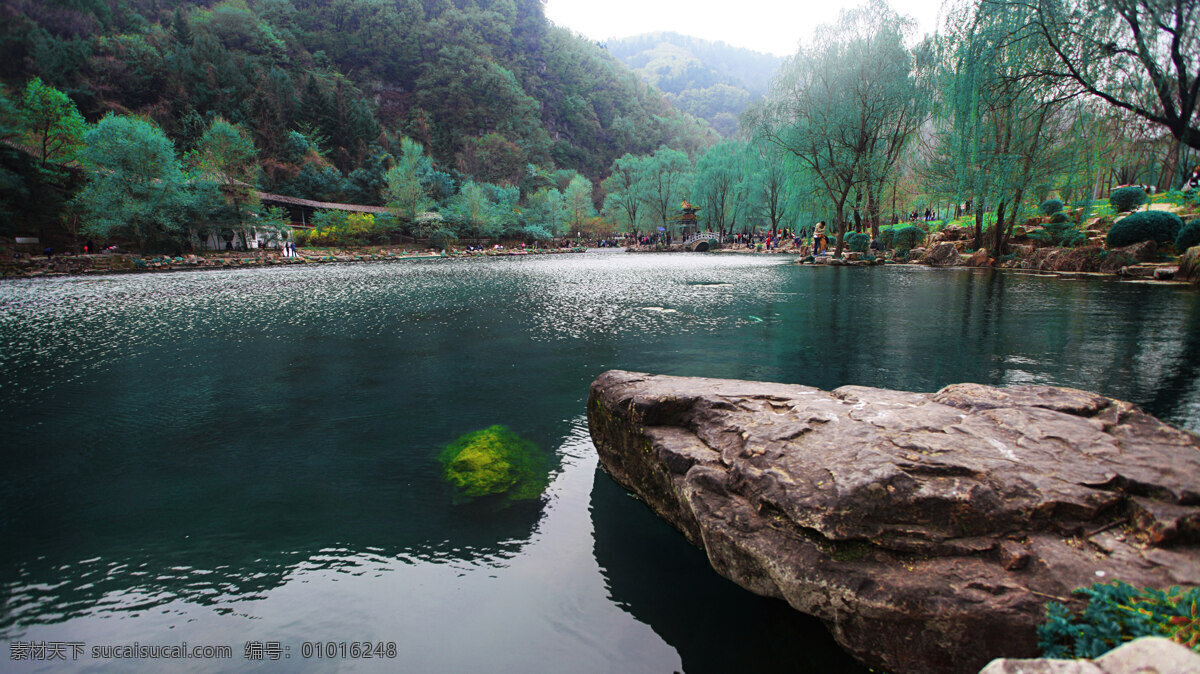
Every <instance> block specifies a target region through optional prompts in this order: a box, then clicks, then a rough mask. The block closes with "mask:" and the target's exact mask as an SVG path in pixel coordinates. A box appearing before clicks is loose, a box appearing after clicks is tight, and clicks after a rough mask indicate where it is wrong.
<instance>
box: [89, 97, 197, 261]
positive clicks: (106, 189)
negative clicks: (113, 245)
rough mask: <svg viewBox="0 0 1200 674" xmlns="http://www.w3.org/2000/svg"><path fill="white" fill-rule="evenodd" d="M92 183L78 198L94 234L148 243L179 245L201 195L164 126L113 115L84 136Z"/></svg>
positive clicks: (144, 245)
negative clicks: (191, 183)
mask: <svg viewBox="0 0 1200 674" xmlns="http://www.w3.org/2000/svg"><path fill="white" fill-rule="evenodd" d="M84 141H85V144H86V145H85V147H84V150H83V159H84V164H85V166H86V167H87V168H88V170H89V176H88V182H87V185H85V186H84V188H83V189H82V190H80V191H79V193H78V194H77V195H76V196H75V199H74V204H75V207H76V208H77V209H78V210H79V211H80V212H81V213H82V214H83V222H84V224H83V231H84V232H85V233H86V234H88V235H89V236H96V237H99V238H110V237H114V236H129V237H132V238H135V239H137V241H138V243H139V244H140V245H141V246H142V247H143V249H144V248H145V247H146V246H147V244H163V243H166V242H171V241H174V242H175V243H176V244H177V243H178V242H179V241H181V240H183V239H184V238H185V235H186V227H185V223H184V222H183V219H184V216H185V214H186V213H187V211H188V210H189V209H191V208H193V207H194V206H195V199H196V193H195V192H194V191H192V190H190V189H189V186H188V182H187V177H186V176H185V175H184V173H183V171H182V170H181V169H180V165H179V160H178V159H177V158H176V157H175V148H174V146H173V145H172V143H171V141H170V140H169V139H167V137H166V135H165V134H163V132H162V130H161V129H159V128H158V127H157V126H155V125H154V124H153V123H151V122H149V121H147V120H144V119H139V118H136V117H123V116H117V115H108V116H106V117H104V119H101V120H100V122H99V123H98V124H96V126H95V127H93V128H92V129H91V130H90V131H88V132H87V135H86V136H85V137H84Z"/></svg>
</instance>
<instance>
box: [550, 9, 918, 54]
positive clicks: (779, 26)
mask: <svg viewBox="0 0 1200 674" xmlns="http://www.w3.org/2000/svg"><path fill="white" fill-rule="evenodd" d="M859 4H864V3H862V2H861V1H859V2H856V1H855V0H722V1H721V2H716V1H715V0H547V2H546V17H547V18H549V19H550V20H551V21H553V22H554V23H555V24H557V25H559V26H562V27H564V28H569V29H571V30H573V31H575V32H576V33H582V34H583V35H585V36H587V37H589V38H591V39H593V40H597V41H601V42H602V41H604V40H607V39H608V38H619V37H629V36H631V35H640V34H642V33H652V32H657V31H674V32H676V33H682V34H684V35H692V36H694V37H699V38H704V39H705V40H712V41H719V42H725V43H726V44H731V45H734V46H735V47H744V48H746V49H753V50H754V51H760V52H767V53H770V54H776V55H778V56H790V55H791V54H794V53H795V52H796V47H797V46H798V45H799V43H800V41H801V40H805V41H807V40H809V39H810V38H811V37H812V32H813V28H815V27H816V26H818V25H820V24H827V23H833V22H834V21H836V20H837V17H838V13H839V12H840V11H841V10H842V9H843V8H848V7H854V6H856V5H859ZM889 4H891V6H892V9H894V10H896V11H898V12H900V13H901V14H905V15H908V16H910V17H912V18H913V19H916V21H917V33H918V35H917V37H920V35H923V34H925V33H932V32H934V31H935V30H936V29H937V24H938V21H937V18H938V9H939V7H940V6H941V2H940V0H890V3H889Z"/></svg>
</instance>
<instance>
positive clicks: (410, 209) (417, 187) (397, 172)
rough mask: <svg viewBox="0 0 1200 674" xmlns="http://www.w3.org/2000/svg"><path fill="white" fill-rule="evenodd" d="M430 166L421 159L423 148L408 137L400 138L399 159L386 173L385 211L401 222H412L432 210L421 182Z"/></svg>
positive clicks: (430, 168)
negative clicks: (418, 215)
mask: <svg viewBox="0 0 1200 674" xmlns="http://www.w3.org/2000/svg"><path fill="white" fill-rule="evenodd" d="M432 170H433V167H432V165H431V164H430V162H429V159H428V158H426V157H425V148H423V147H421V145H420V144H419V143H417V142H416V141H414V140H413V139H411V138H408V137H404V138H402V139H400V156H399V157H397V159H396V164H395V165H394V166H392V168H390V169H388V172H387V174H386V179H387V188H386V189H385V191H384V196H385V198H386V199H387V203H388V208H390V209H392V211H393V212H395V213H396V214H397V215H398V216H399V217H401V218H402V219H404V220H408V221H412V220H414V219H416V217H417V214H418V213H423V212H425V211H427V210H429V209H430V208H432V207H433V199H431V198H430V195H429V190H428V188H427V187H426V185H425V183H424V182H423V179H424V178H425V176H427V175H428V174H429V173H430V172H432Z"/></svg>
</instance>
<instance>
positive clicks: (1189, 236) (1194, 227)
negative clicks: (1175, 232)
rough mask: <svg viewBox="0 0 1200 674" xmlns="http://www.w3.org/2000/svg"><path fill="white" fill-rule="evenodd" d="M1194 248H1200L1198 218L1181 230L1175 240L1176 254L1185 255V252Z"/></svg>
mask: <svg viewBox="0 0 1200 674" xmlns="http://www.w3.org/2000/svg"><path fill="white" fill-rule="evenodd" d="M1192 246H1200V218H1196V219H1195V220H1192V221H1191V222H1189V223H1187V224H1186V225H1184V226H1183V228H1182V229H1180V230H1179V236H1178V237H1176V238H1175V252H1177V253H1179V254H1180V255H1183V251H1185V250H1187V249H1188V248H1191V247H1192Z"/></svg>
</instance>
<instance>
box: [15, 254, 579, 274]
mask: <svg viewBox="0 0 1200 674" xmlns="http://www.w3.org/2000/svg"><path fill="white" fill-rule="evenodd" d="M581 252H583V249H581V248H563V249H558V248H554V249H538V250H526V251H511V250H506V251H481V252H466V251H454V252H451V253H449V254H441V253H429V252H420V253H418V252H411V251H407V250H400V249H386V248H381V249H376V250H374V251H355V250H346V249H325V250H322V249H317V250H313V249H300V251H299V254H298V255H297V256H296V257H281V256H279V255H278V254H277V253H274V252H271V253H267V254H262V253H258V254H256V253H226V254H213V253H207V254H204V255H184V256H176V257H171V256H162V255H159V256H155V255H134V254H129V253H112V254H107V253H103V254H96V255H57V256H54V257H51V258H46V257H35V256H24V257H21V258H4V259H0V279H17V278H40V277H55V276H90V275H100V274H131V273H145V272H175V271H202V270H218V269H251V268H259V267H287V266H295V265H306V264H329V263H338V262H399V261H405V260H442V259H451V258H479V257H520V256H526V255H565V254H569V253H581Z"/></svg>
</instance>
